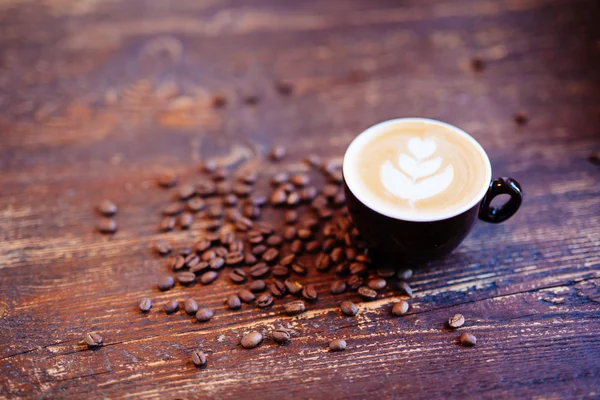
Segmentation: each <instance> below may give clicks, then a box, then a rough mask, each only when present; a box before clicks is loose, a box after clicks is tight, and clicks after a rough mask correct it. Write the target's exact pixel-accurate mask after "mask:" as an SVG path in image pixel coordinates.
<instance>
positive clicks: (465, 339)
mask: <svg viewBox="0 0 600 400" xmlns="http://www.w3.org/2000/svg"><path fill="white" fill-rule="evenodd" d="M458 342H459V343H460V344H462V345H463V346H469V347H472V346H475V344H477V338H476V337H475V335H473V334H471V333H469V332H463V333H461V335H460V336H459V337H458Z"/></svg>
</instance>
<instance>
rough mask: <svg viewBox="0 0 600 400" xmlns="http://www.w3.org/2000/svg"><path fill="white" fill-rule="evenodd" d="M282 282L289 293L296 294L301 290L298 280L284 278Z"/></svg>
mask: <svg viewBox="0 0 600 400" xmlns="http://www.w3.org/2000/svg"><path fill="white" fill-rule="evenodd" d="M283 284H284V285H285V288H286V289H287V291H288V293H289V294H292V295H296V294H298V293H301V292H302V288H303V287H302V284H301V283H300V282H298V281H294V280H291V279H286V280H285V281H284V282H283Z"/></svg>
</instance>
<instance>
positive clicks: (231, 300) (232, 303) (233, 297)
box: [225, 294, 242, 310]
mask: <svg viewBox="0 0 600 400" xmlns="http://www.w3.org/2000/svg"><path fill="white" fill-rule="evenodd" d="M225 304H227V307H229V309H231V310H239V309H240V308H242V301H241V300H240V298H239V297H238V295H237V294H230V295H229V297H227V300H226V301H225Z"/></svg>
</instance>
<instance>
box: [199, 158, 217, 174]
mask: <svg viewBox="0 0 600 400" xmlns="http://www.w3.org/2000/svg"><path fill="white" fill-rule="evenodd" d="M201 169H202V171H204V172H206V173H209V174H212V173H213V172H215V170H216V169H217V163H216V162H214V161H213V160H206V161H205V162H204V163H202V166H201Z"/></svg>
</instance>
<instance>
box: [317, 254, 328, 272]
mask: <svg viewBox="0 0 600 400" xmlns="http://www.w3.org/2000/svg"><path fill="white" fill-rule="evenodd" d="M315 265H316V267H317V271H321V272H323V271H327V270H328V269H329V268H330V267H331V258H330V257H329V255H328V254H325V253H321V254H319V255H318V256H317V259H316V260H315Z"/></svg>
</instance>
